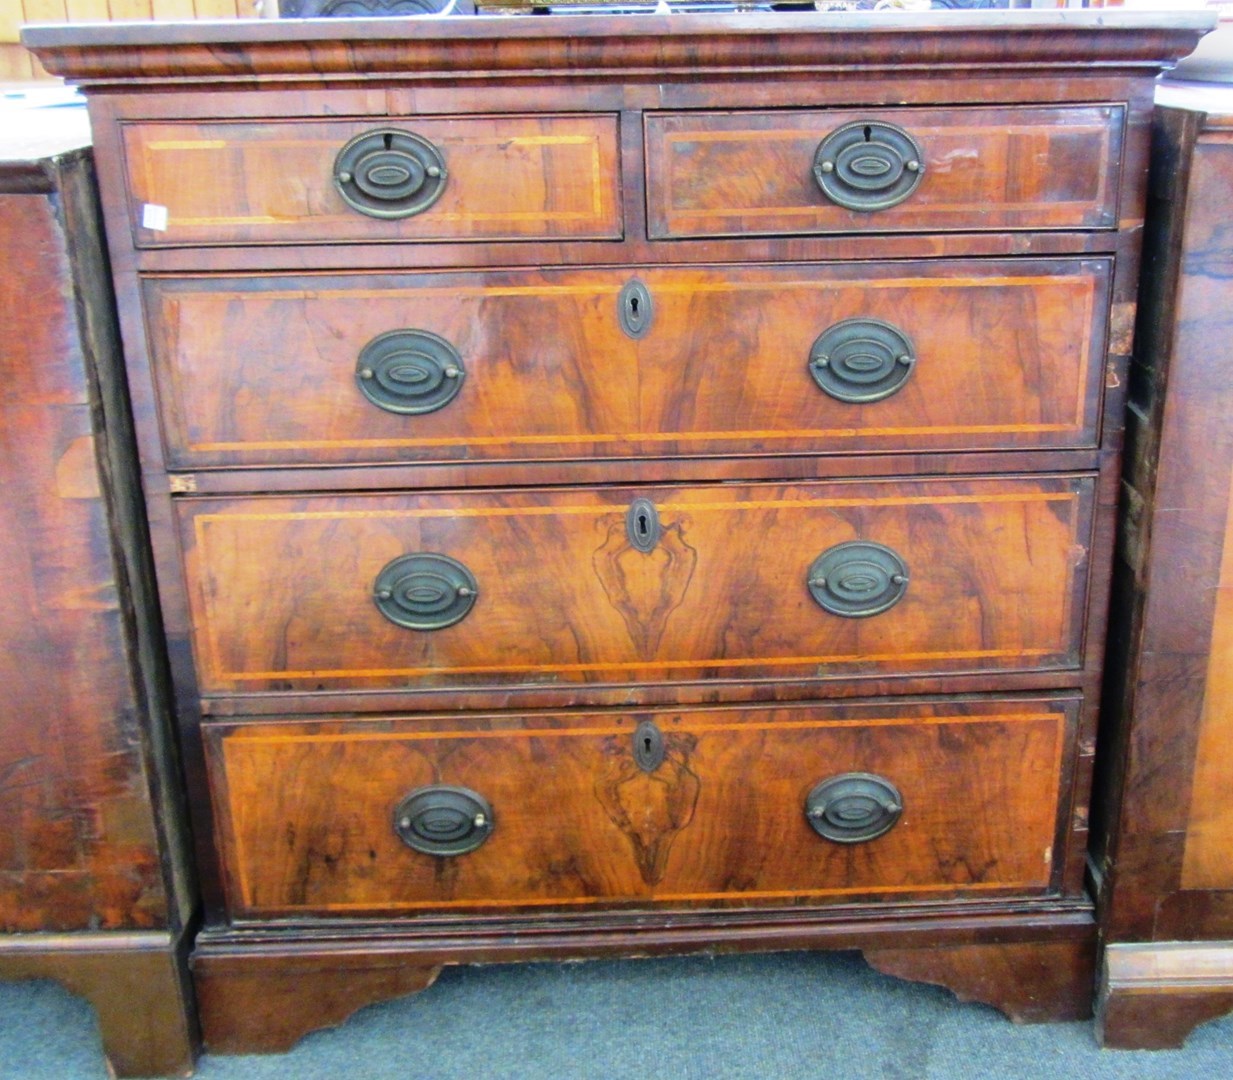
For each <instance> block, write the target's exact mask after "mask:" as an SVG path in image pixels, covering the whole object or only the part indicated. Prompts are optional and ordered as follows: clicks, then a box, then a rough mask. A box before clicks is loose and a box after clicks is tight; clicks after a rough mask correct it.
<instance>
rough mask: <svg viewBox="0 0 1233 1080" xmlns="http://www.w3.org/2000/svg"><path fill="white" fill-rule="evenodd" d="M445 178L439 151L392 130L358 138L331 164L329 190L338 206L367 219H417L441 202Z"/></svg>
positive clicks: (416, 137) (419, 138)
mask: <svg viewBox="0 0 1233 1080" xmlns="http://www.w3.org/2000/svg"><path fill="white" fill-rule="evenodd" d="M446 179H447V174H446V170H445V158H443V157H442V156H441V151H440V150H438V149H437V148H436V147H435V146H433V144H432V143H430V142H429V141H428V140H427V139H425V138H423V136H420V135H416V134H414V133H413V132H410V131H399V130H397V129H395V128H382V129H380V130H378V131H366V132H364V134H362V135H357V136H356V137H355V138H354V139H352V140H351V141H350V142H349V143H347V145H346V146H344V147H343V148H342V149H341V150H340V151H338V156H337V157H336V158H335V159H334V186H335V187H336V188H338V193H339V194H340V195H341V196H342V198H343V202H345V203H346V204H347V205H348V206H349V207H351V208H352V209H353V210H358V211H359V212H360V213H361V214H367V215H368V216H369V217H375V218H404V217H411V216H412V215H413V214H421V213H423V212H424V211H425V210H427V209H428V208H429V207H430V206H432V204H433V203H435V202H436V201H437V200H438V199H439V198H440V197H441V192H443V191H444V190H445V182H446Z"/></svg>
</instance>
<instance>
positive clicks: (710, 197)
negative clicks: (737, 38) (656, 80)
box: [646, 105, 1125, 237]
mask: <svg viewBox="0 0 1233 1080" xmlns="http://www.w3.org/2000/svg"><path fill="white" fill-rule="evenodd" d="M1124 112H1125V110H1124V108H1123V107H1122V106H1117V105H1090V106H1088V105H1079V106H1075V105H1067V106H1040V107H1037V106H1032V107H1023V106H1016V107H1003V108H977V107H967V108H951V109H937V108H905V109H878V108H875V109H860V110H839V109H835V110H812V111H798V110H789V111H780V112H737V113H705V112H699V113H653V114H648V116H647V117H646V141H647V152H646V158H647V208H648V217H649V222H648V225H649V230H650V235H651V236H652V237H671V236H737V235H749V234H764V235H772V234H779V233H829V232H848V231H853V230H856V231H861V232H908V231H929V232H936V231H951V230H974V229H1093V228H1106V229H1108V228H1113V227H1114V225H1115V224H1116V219H1117V190H1118V171H1119V168H1120V163H1121V149H1122V128H1123V124H1124V120H1125V116H1124ZM892 129H895V130H892ZM832 134H833V135H834V139H833V141H832V142H830V143H826V144H824V140H826V139H827V137H828V136H831V135H832ZM914 164H915V165H917V166H919V168H918V170H917V171H912V170H911V169H910V166H911V165H914ZM828 165H829V166H830V168H829V169H828ZM824 170H825V171H824ZM896 199H898V200H899V201H894V200H896ZM836 200H838V201H836ZM888 203H889V205H886V204H888ZM873 206H878V207H880V208H878V209H861V208H860V207H873Z"/></svg>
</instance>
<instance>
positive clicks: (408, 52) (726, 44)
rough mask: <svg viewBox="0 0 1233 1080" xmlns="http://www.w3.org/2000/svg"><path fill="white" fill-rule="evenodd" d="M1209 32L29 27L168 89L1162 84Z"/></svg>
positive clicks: (1201, 25)
mask: <svg viewBox="0 0 1233 1080" xmlns="http://www.w3.org/2000/svg"><path fill="white" fill-rule="evenodd" d="M1215 25H1216V18H1215V15H1214V14H1209V13H1204V12H1179V13H1176V14H1174V13H1154V14H1153V13H1138V12H1116V13H1115V12H1110V11H1107V10H1105V11H1065V10H1064V11H994V12H955V13H953V14H952V13H947V12H921V13H886V14H882V15H863V14H842V13H841V14H816V13H815V14H805V13H780V12H765V13H761V12H759V13H753V12H748V13H735V14H697V15H548V16H500V15H498V16H455V17H450V18H437V17H423V16H420V17H415V16H413V17H408V18H385V19H303V20H296V19H287V20H270V19H254V20H231V21H227V22H193V23H95V24H89V23H80V24H57V25H51V26H28V27H26V28H24V29H23V30H22V35H21V38H22V42H23V43H24V44H25V45H26V46H27V47H28V48H30V49H31V50H32V51H33V52H34V53H35V54H36V55H37V56H38V58H39V60H40V61H42V63H43V65H44V67H46V68H47V70H48V71H50V72H51V73H52V74H54V75H61V76H63V77H64V78H66V79H69V80H70V81H73V82H80V83H85V84H89V85H94V86H97V87H100V88H103V87H106V86H108V85H109V84H122V85H123V86H125V87H132V86H148V85H159V86H164V87H169V88H170V87H172V86H174V85H175V84H177V83H192V84H196V85H198V86H199V85H200V84H201V83H202V82H203V81H204V82H209V83H213V84H223V85H227V84H240V85H246V86H251V85H252V84H253V83H254V82H272V83H287V82H305V81H310V82H318V81H331V82H332V81H338V80H352V81H354V80H361V81H367V80H369V79H372V78H389V77H395V78H398V79H400V80H405V81H412V82H420V81H434V80H444V79H450V80H458V79H468V80H476V81H480V80H484V81H492V80H500V81H508V80H510V79H520V80H544V79H553V80H592V79H605V80H607V81H614V80H626V81H647V80H650V81H658V80H663V79H665V78H672V77H687V78H691V79H697V78H698V77H699V76H700V75H703V74H705V75H708V76H709V75H721V76H727V77H732V76H737V77H740V76H745V77H751V76H758V75H770V74H775V75H789V76H790V75H802V74H825V73H828V72H836V71H842V70H850V69H852V68H854V67H859V68H861V69H862V70H863V71H866V72H868V71H876V70H878V69H882V70H886V71H893V72H897V73H900V74H903V73H908V72H910V73H913V74H916V75H919V74H926V75H932V74H947V73H953V72H965V73H969V74H972V73H979V72H981V71H982V70H989V71H990V72H994V71H996V72H997V73H1000V74H1005V73H1006V72H1007V70H1008V69H1009V70H1012V71H1022V72H1025V73H1026V72H1028V71H1039V70H1052V71H1057V70H1062V69H1075V70H1074V73H1075V74H1080V73H1082V71H1084V70H1088V69H1091V68H1093V67H1096V68H1101V69H1108V68H1134V69H1140V70H1142V69H1151V70H1160V69H1165V68H1169V67H1172V65H1173V64H1174V63H1176V62H1177V60H1178V59H1180V58H1181V57H1183V56H1185V55H1186V54H1187V53H1189V52H1191V51H1192V50H1193V49H1194V47H1195V45H1196V44H1197V43H1198V41H1199V39H1200V38H1201V37H1202V36H1203V35H1204V34H1205V33H1207V32H1208V31H1209V30H1211V29H1213V28H1214V27H1215Z"/></svg>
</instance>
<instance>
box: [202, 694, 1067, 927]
mask: <svg viewBox="0 0 1233 1080" xmlns="http://www.w3.org/2000/svg"><path fill="white" fill-rule="evenodd" d="M1076 712H1077V702H1076V701H1074V700H1056V699H1044V700H1026V701H993V702H977V703H972V702H967V703H964V704H948V703H934V704H917V703H908V704H904V703H894V704H886V703H882V704H876V705H872V704H871V705H863V706H852V705H846V706H834V705H831V706H810V707H782V708H776V709H773V710H740V709H713V710H673V711H672V712H666V713H661V714H650V713H647V714H623V713H605V714H585V713H570V714H531V715H526V714H524V715H520V716H509V715H504V716H474V717H466V718H457V717H450V718H442V717H428V718H421V717H417V718H414V719H406V718H395V719H386V718H382V719H380V720H365V721H356V720H348V721H345V722H315V723H312V722H309V723H305V722H299V723H289V722H287V723H278V722H274V723H268V724H267V723H262V724H253V725H242V726H230V725H208V726H207V727H206V729H205V737H206V748H207V754H208V758H209V766H210V776H211V785H212V789H213V796H214V801H215V821H216V825H217V838H218V846H219V849H220V851H221V853H222V861H223V867H224V878H225V881H226V888H227V895H228V900H229V909H230V912H231V914H232V916H233V917H236V918H241V919H243V918H246V917H255V918H262V917H264V918H269V917H274V916H295V915H311V916H316V915H327V916H328V915H335V916H348V915H363V914H376V913H381V912H395V911H409V912H414V911H418V910H424V911H427V910H431V909H451V908H503V907H519V906H532V905H551V904H568V905H574V906H576V905H585V904H597V905H598V904H609V905H612V904H620V903H637V902H648V901H656V902H661V903H664V902H668V903H671V902H677V903H683V904H698V903H706V902H715V901H719V902H723V901H737V902H750V901H757V902H759V903H764V902H765V903H780V902H782V903H793V902H797V903H799V902H810V901H813V902H823V903H825V902H850V901H852V900H853V899H856V898H859V897H862V896H864V897H870V898H888V899H906V898H912V897H923V898H933V897H939V896H943V895H998V894H1007V893H1013V894H1026V895H1031V894H1040V893H1042V892H1044V891H1046V890H1047V889H1048V888H1049V887H1050V885H1051V878H1052V875H1053V869H1054V866H1055V843H1056V836H1057V832H1058V821H1059V809H1060V806H1059V803H1060V799H1061V796H1062V795H1063V793H1064V791H1065V787H1064V783H1063V777H1064V775H1065V774H1066V773H1067V769H1068V757H1069V755H1068V752H1067V747H1068V746H1070V745H1071V740H1072V738H1073V732H1074V724H1075V716H1076ZM656 738H657V739H658V740H659V741H658V754H657V759H658V760H657V762H656V761H649V762H648V761H645V760H644V764H642V765H640V764H639V758H644V757H645V755H644V754H643V753H642V751H641V750H639V751H637V752H635V743H639V742H643V741H645V740H646V739H656ZM853 774H857V775H855V776H854V775H853ZM828 781H829V783H827V782H828ZM820 785H825V786H821V787H820ZM481 815H482V816H481ZM477 818H478V822H477ZM811 822H814V823H817V828H815V827H814V825H813V824H811ZM399 830H401V832H400V831H399ZM875 834H876V835H875ZM404 835H405V836H406V837H407V839H405V840H404V838H403V836H404ZM442 852H450V853H448V854H446V853H442Z"/></svg>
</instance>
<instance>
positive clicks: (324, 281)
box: [145, 259, 1111, 468]
mask: <svg viewBox="0 0 1233 1080" xmlns="http://www.w3.org/2000/svg"><path fill="white" fill-rule="evenodd" d="M1110 273H1111V264H1110V263H1109V262H1108V261H1105V260H1091V259H1089V260H1083V261H1080V260H1051V261H1042V262H1025V261H1017V262H1013V263H1012V262H1008V261H1001V262H992V263H986V262H968V263H946V262H940V263H916V264H910V265H909V266H906V267H905V266H903V265H901V264H871V265H856V266H844V265H831V266H825V267H758V268H741V269H738V270H729V269H723V270H721V269H711V268H692V267H691V268H689V269H684V268H682V269H672V270H665V269H659V268H650V267H631V268H628V269H623V270H620V271H594V270H592V271H582V270H579V271H560V272H549V271H543V272H538V273H535V272H529V271H528V272H522V273H495V272H490V273H487V274H483V275H473V274H468V275H463V274H434V275H406V274H402V275H399V276H398V277H396V278H394V277H389V276H382V277H375V276H346V277H343V276H325V275H322V276H314V277H284V276H278V275H272V276H269V277H265V278H262V279H259V280H254V279H251V278H183V277H174V278H148V279H146V284H145V305H146V310H147V312H148V319H149V323H150V327H151V341H152V344H153V347H154V353H155V358H154V364H155V368H156V377H157V378H158V380H159V384H160V393H161V397H162V418H163V430H164V431H165V432H166V433H167V440H168V443H169V446H168V457H169V461H170V463H171V464H172V465H173V466H175V467H182V468H198V467H208V466H216V465H237V464H244V465H249V464H280V463H298V462H303V463H314V462H323V461H325V462H334V461H345V462H381V461H436V460H447V461H448V460H468V461H473V460H480V461H482V460H489V459H497V460H500V459H515V460H517V459H526V458H576V457H579V456H582V457H617V456H642V455H645V456H652V457H662V456H665V455H670V454H690V455H694V454H699V453H702V454H709V455H718V454H725V453H739V454H742V455H746V454H750V453H777V454H782V453H788V452H830V451H835V450H843V451H851V450H862V449H868V450H885V449H887V448H889V447H895V448H919V449H922V450H928V451H941V450H951V449H970V448H977V447H981V448H984V447H999V448H1013V447H1016V448H1017V447H1038V446H1072V447H1073V446H1081V445H1087V446H1094V445H1096V442H1097V430H1096V428H1097V421H1098V415H1099V404H1100V395H1101V390H1102V387H1101V383H1102V381H1103V370H1102V368H1103V364H1102V358H1103V354H1104V327H1105V325H1106V323H1107V321H1108V314H1107V310H1108V309H1107V297H1108V287H1109V276H1110ZM634 278H637V279H638V280H639V281H641V282H643V283H644V284H645V285H646V286H647V287H648V289H649V290H650V294H651V298H652V302H653V311H654V315H653V323H652V327H651V331H650V333H649V334H648V335H647V336H646V337H645V338H643V339H641V340H636V341H635V340H632V339H630V338H629V337H628V336H626V335H625V334H624V333H623V332H622V330H621V328H620V325H619V322H618V318H617V315H618V295H619V293H620V290H621V288H622V287H623V286H624V285H625V284H626V283H627V282H628V281H630V280H632V279H634ZM857 317H860V318H872V319H880V320H883V321H890V322H892V323H893V324H894V325H896V326H898V327H899V328H900V329H902V330H903V331H904V332H905V333H906V334H907V335H908V337H909V339H910V340H911V341H912V343H913V345H914V346H915V356H916V358H917V362H916V365H915V368H914V370H913V373H912V376H911V377H910V378H909V380H908V381H907V383H906V384H905V385H904V387H903V388H902V389H901V390H900V391H898V392H897V393H896V394H894V395H893V396H892V397H890V398H887V399H884V400H882V401H879V402H875V403H872V404H868V405H857V404H849V403H846V402H841V401H837V400H835V399H834V398H832V397H829V396H827V395H826V394H824V393H823V392H822V391H820V390H819V389H818V387H817V385H816V384H815V382H814V380H813V379H812V378H811V377H810V373H809V369H808V361H809V358H810V356H811V349H812V346H813V343H814V341H815V339H816V338H817V337H818V335H819V334H821V333H822V332H823V331H824V330H826V329H827V328H828V327H830V326H832V325H834V324H835V323H838V322H840V321H841V320H844V319H851V318H857ZM406 328H414V329H419V330H426V331H429V332H432V333H435V334H437V335H439V336H442V337H444V338H445V339H446V340H447V341H449V342H450V343H451V344H452V345H453V346H454V347H455V348H456V349H457V350H458V352H459V354H460V356H461V358H462V360H463V362H464V365H465V370H466V382H465V383H464V389H463V391H462V393H461V394H460V396H459V397H458V398H456V399H455V400H454V401H453V402H451V403H450V404H449V405H447V406H446V407H445V408H443V409H441V410H439V411H437V412H435V413H430V414H424V415H417V416H405V415H397V414H391V413H388V412H385V411H383V410H381V409H379V408H377V407H376V406H374V405H372V404H371V403H370V402H368V401H367V399H365V398H364V397H363V395H361V394H360V392H359V390H358V389H357V386H356V378H355V368H356V358H357V356H358V355H359V354H360V351H361V350H362V349H363V348H364V346H365V345H366V344H367V343H368V342H369V341H370V340H372V339H374V338H375V337H377V336H378V335H379V334H382V333H386V332H389V331H391V330H396V329H406Z"/></svg>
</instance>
